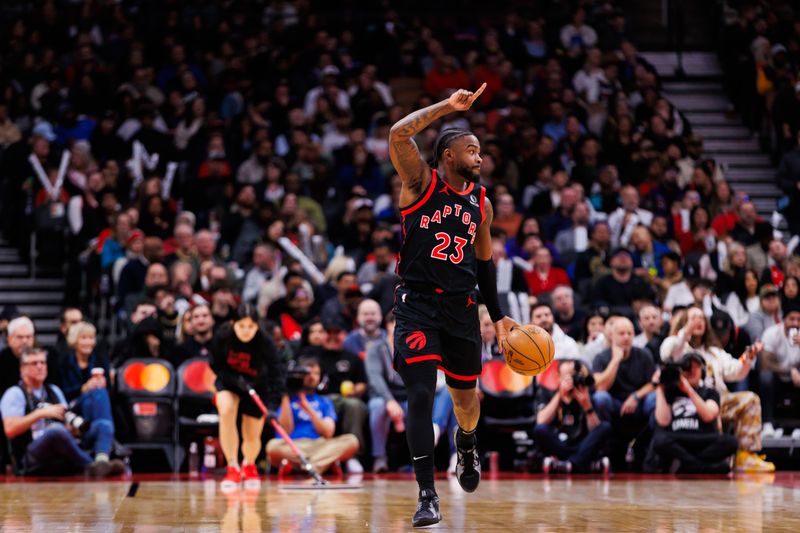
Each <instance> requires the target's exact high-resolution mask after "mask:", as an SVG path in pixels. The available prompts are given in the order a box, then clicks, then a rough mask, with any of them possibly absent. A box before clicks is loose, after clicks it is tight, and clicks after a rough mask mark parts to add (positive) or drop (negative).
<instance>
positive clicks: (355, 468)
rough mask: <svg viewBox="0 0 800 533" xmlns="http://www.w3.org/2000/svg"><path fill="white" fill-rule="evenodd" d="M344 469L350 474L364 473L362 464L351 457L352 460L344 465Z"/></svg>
mask: <svg viewBox="0 0 800 533" xmlns="http://www.w3.org/2000/svg"><path fill="white" fill-rule="evenodd" d="M344 467H345V468H346V469H347V473H348V474H363V473H364V467H363V466H361V463H360V462H358V459H356V458H355V457H351V458H350V459H348V460H347V462H346V463H345V464H344Z"/></svg>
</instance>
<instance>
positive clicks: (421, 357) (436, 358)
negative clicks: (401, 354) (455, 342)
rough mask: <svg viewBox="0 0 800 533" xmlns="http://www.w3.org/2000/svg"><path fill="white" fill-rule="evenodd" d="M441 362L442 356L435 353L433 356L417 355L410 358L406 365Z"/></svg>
mask: <svg viewBox="0 0 800 533" xmlns="http://www.w3.org/2000/svg"><path fill="white" fill-rule="evenodd" d="M441 360H442V356H441V355H436V354H435V353H432V354H428V355H417V356H414V357H409V358H408V359H406V363H408V364H411V363H420V362H422V361H439V362H441Z"/></svg>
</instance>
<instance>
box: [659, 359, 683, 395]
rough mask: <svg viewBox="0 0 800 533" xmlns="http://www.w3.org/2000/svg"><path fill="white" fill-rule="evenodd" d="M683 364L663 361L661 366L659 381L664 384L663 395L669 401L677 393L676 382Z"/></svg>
mask: <svg viewBox="0 0 800 533" xmlns="http://www.w3.org/2000/svg"><path fill="white" fill-rule="evenodd" d="M681 370H683V366H682V365H680V364H678V363H665V364H663V365H662V366H661V377H660V378H659V382H660V383H661V384H662V385H663V386H664V396H665V397H666V398H667V401H668V402H669V403H672V401H673V400H674V399H675V397H676V396H677V395H678V392H679V390H678V383H680V381H681Z"/></svg>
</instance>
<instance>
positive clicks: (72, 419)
mask: <svg viewBox="0 0 800 533" xmlns="http://www.w3.org/2000/svg"><path fill="white" fill-rule="evenodd" d="M51 405H52V404H51V403H48V402H39V403H38V404H37V405H36V408H37V409H42V408H44V407H50V406H51ZM64 424H65V425H66V426H67V427H69V428H75V429H76V430H78V433H80V434H81V435H83V434H84V433H86V432H87V431H89V427H90V426H91V425H92V424H91V422H89V421H88V420H86V419H85V418H83V417H82V416H81V415H79V414H78V413H75V412H73V411H69V410H67V411H65V412H64Z"/></svg>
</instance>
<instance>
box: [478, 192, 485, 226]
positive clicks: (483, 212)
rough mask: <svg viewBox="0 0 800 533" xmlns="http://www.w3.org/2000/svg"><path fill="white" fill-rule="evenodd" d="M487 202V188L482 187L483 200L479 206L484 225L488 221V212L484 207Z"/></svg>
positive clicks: (481, 199)
mask: <svg viewBox="0 0 800 533" xmlns="http://www.w3.org/2000/svg"><path fill="white" fill-rule="evenodd" d="M485 201H486V187H481V198H480V200H479V205H480V206H481V224H483V221H484V220H486V210H485V209H484V207H483V204H484V202H485Z"/></svg>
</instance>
